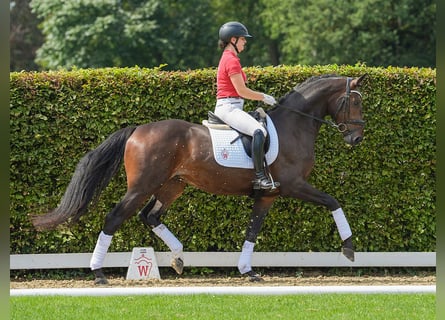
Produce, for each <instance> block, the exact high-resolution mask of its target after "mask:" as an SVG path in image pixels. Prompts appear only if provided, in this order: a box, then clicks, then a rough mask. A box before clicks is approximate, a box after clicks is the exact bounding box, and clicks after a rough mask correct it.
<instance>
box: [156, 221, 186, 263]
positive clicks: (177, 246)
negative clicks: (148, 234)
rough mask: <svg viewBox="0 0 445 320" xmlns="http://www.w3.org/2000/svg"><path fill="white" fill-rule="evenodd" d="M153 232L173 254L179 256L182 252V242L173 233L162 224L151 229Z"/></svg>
mask: <svg viewBox="0 0 445 320" xmlns="http://www.w3.org/2000/svg"><path fill="white" fill-rule="evenodd" d="M152 230H153V232H154V233H155V234H156V235H157V236H158V237H159V238H161V239H162V241H164V243H165V244H166V245H167V246H168V248H169V249H170V250H171V252H173V254H174V255H175V256H179V255H180V254H181V253H182V243H181V242H179V240H178V239H177V238H176V237H175V236H174V234H173V233H171V232H170V230H168V228H167V227H166V226H165V225H164V224H162V223H161V224H160V225H159V226H157V227H155V228H153V229H152Z"/></svg>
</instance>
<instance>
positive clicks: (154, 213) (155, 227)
mask: <svg viewBox="0 0 445 320" xmlns="http://www.w3.org/2000/svg"><path fill="white" fill-rule="evenodd" d="M185 186H186V184H185V183H184V182H183V181H182V180H181V179H180V178H179V177H174V178H172V179H171V180H169V181H168V182H166V183H165V184H164V185H163V187H162V188H161V189H160V190H159V191H158V192H157V193H155V195H153V196H152V197H151V199H150V201H149V202H148V203H147V204H146V205H145V207H144V208H143V209H142V210H141V211H140V212H139V214H138V216H139V218H140V219H141V220H142V222H143V223H144V224H145V225H146V226H147V227H149V228H151V229H152V231H153V232H154V233H155V234H156V235H157V236H158V237H159V238H161V239H162V241H164V243H165V244H166V245H167V246H168V248H169V249H170V251H171V252H172V253H173V258H172V261H171V266H172V268H173V269H175V271H176V272H177V273H178V274H181V273H182V271H183V269H184V257H183V252H182V249H183V246H182V243H181V242H180V241H179V240H178V239H177V238H176V237H175V235H174V234H173V233H171V231H170V230H169V229H168V228H167V226H166V225H164V224H163V223H162V222H161V216H162V215H163V214H164V213H165V212H166V211H167V209H168V208H169V207H170V205H171V204H172V203H173V201H175V200H176V199H177V198H178V197H179V196H180V195H181V194H182V192H183V191H184V188H185Z"/></svg>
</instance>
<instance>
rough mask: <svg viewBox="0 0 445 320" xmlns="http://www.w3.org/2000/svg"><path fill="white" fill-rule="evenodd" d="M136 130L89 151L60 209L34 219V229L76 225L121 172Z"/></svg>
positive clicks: (124, 131)
mask: <svg viewBox="0 0 445 320" xmlns="http://www.w3.org/2000/svg"><path fill="white" fill-rule="evenodd" d="M135 129H136V127H134V126H133V127H127V128H123V129H120V130H118V131H116V132H115V133H113V134H112V135H110V136H109V137H108V138H107V139H106V140H105V141H104V142H102V143H101V144H100V145H99V146H98V147H97V148H96V149H94V150H91V151H89V152H88V153H87V154H86V155H85V156H84V157H83V158H82V159H81V160H80V161H79V163H78V164H77V167H76V170H75V172H74V174H73V177H72V178H71V181H70V183H69V185H68V187H67V189H66V191H65V194H64V195H63V197H62V200H61V201H60V204H59V206H58V207H57V208H56V209H54V210H52V211H50V212H48V213H47V214H45V215H32V216H31V221H32V223H33V225H34V227H35V228H36V229H37V230H51V229H54V228H55V227H57V226H58V225H59V224H61V223H63V222H66V221H68V220H70V222H71V223H75V222H77V221H78V220H79V218H80V217H81V216H82V215H84V214H85V213H86V212H87V209H88V206H89V204H90V202H92V201H93V202H94V201H95V200H97V199H98V197H99V195H100V193H101V192H102V190H104V189H105V187H106V186H107V185H108V184H109V182H110V180H111V178H113V176H114V175H115V174H116V173H117V172H118V171H119V168H120V165H121V163H122V159H123V157H124V151H125V145H126V142H127V140H128V138H129V137H130V136H131V134H132V133H133V131H134V130H135Z"/></svg>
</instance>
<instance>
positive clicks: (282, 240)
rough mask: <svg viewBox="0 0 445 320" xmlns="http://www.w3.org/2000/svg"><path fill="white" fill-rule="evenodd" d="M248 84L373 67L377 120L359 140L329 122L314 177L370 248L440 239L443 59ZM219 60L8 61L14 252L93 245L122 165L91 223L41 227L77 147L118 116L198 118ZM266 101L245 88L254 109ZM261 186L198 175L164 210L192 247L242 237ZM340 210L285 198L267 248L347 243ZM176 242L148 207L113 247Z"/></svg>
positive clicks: (431, 246)
mask: <svg viewBox="0 0 445 320" xmlns="http://www.w3.org/2000/svg"><path fill="white" fill-rule="evenodd" d="M246 73H247V74H248V81H249V86H250V87H251V88H253V89H257V90H260V91H264V92H267V93H269V94H272V95H274V96H276V97H279V96H282V95H284V94H285V93H287V92H288V91H289V90H291V89H292V88H293V87H294V86H295V85H296V84H298V83H300V82H302V81H304V80H305V79H307V78H308V77H310V76H313V75H319V74H331V73H337V74H339V75H345V76H358V75H361V74H363V73H368V74H369V78H368V79H367V80H366V81H365V84H364V85H363V87H362V89H361V91H362V93H363V96H364V116H365V119H366V120H367V125H366V129H365V139H364V141H363V142H362V144H361V145H360V146H358V147H355V148H351V147H348V146H346V145H345V144H344V143H343V139H342V137H341V135H340V134H339V133H337V132H336V131H335V130H333V129H332V128H330V127H326V126H322V128H321V131H320V135H319V137H318V139H317V143H316V165H315V168H314V171H313V173H312V176H311V178H310V181H311V183H312V184H313V185H314V186H315V187H317V188H319V189H320V190H323V191H325V192H327V193H330V194H331V195H333V196H334V197H336V198H337V199H338V200H339V202H340V203H341V204H342V207H343V208H344V210H345V212H346V215H347V217H348V219H349V222H350V224H351V227H352V229H353V233H354V238H355V245H356V249H357V250H358V251H434V250H435V241H436V238H435V199H436V193H435V171H436V160H435V159H436V158H435V151H436V150H435V148H436V144H435V132H436V118H435V112H436V103H435V93H436V83H435V82H436V71H435V70H431V69H418V68H391V67H390V68H368V67H366V66H360V65H358V66H336V65H330V66H310V67H309V66H280V67H267V68H258V67H257V68H247V69H246ZM215 76H216V71H215V69H203V70H193V71H188V72H166V71H162V70H160V69H159V68H157V69H142V68H137V67H136V68H125V69H117V68H116V69H94V70H73V71H57V72H39V73H34V72H21V73H11V75H10V101H11V106H10V130H11V133H10V139H11V140H10V145H11V153H10V164H11V165H10V179H11V180H10V214H11V219H10V235H11V241H10V245H11V253H49V252H91V251H92V250H93V248H94V245H95V242H96V238H97V234H98V232H99V231H100V230H101V227H102V224H103V220H104V216H105V215H106V214H107V212H109V210H111V208H112V206H113V205H114V204H115V203H117V202H118V201H119V200H120V198H121V197H122V196H123V195H124V193H125V185H126V182H125V175H124V172H123V169H122V170H121V173H120V174H119V176H117V177H116V178H115V179H114V180H113V181H112V183H111V184H110V186H109V187H108V188H107V189H106V190H105V192H104V193H103V194H102V196H101V198H100V201H99V203H98V204H97V206H96V207H94V208H91V209H90V212H89V213H88V214H87V215H86V216H84V217H83V218H82V219H81V221H80V223H79V224H77V225H75V226H73V227H70V228H67V227H62V228H60V229H58V230H57V231H51V232H43V233H38V232H36V231H35V230H34V229H33V227H32V225H31V224H30V222H29V219H28V214H35V213H45V212H46V211H47V210H49V209H51V208H54V207H55V206H57V203H58V201H59V200H60V198H61V197H62V195H63V193H64V191H65V188H66V186H67V184H68V182H69V180H70V179H71V175H72V173H73V171H74V168H75V166H76V164H77V162H78V161H79V159H80V158H81V157H82V156H83V155H84V154H85V153H86V152H87V151H89V150H90V149H92V148H95V147H96V146H97V145H98V144H99V143H100V142H102V141H103V140H104V139H105V138H106V137H107V136H108V135H109V134H111V133H112V132H114V131H116V130H118V129H119V128H122V127H125V126H129V125H134V124H143V123H146V122H152V121H157V120H161V119H169V118H180V119H185V120H188V121H191V122H195V123H200V122H201V120H202V119H204V118H206V115H207V111H208V110H212V109H213V108H214V104H215V91H216V90H215ZM256 106H257V103H254V102H247V104H246V109H253V108H255V107H256ZM251 205H252V200H251V199H250V198H248V197H226V196H224V197H223V196H214V195H209V194H206V193H203V192H201V191H199V190H196V189H192V188H187V189H186V192H185V193H184V195H183V196H182V197H181V198H180V199H179V200H177V201H176V202H175V203H174V204H173V206H172V208H171V210H170V211H169V214H168V215H167V216H166V217H165V220H164V222H165V223H166V224H167V225H168V226H169V227H170V229H171V230H172V231H173V232H174V233H175V234H177V236H178V238H179V239H180V240H181V241H182V242H183V244H184V250H186V251H238V250H240V247H241V245H242V243H243V240H244V233H245V229H246V226H247V223H248V219H249V214H250V208H251ZM339 245H340V239H339V237H338V235H337V231H336V227H335V224H334V222H333V219H332V217H331V214H330V212H329V211H328V210H326V209H325V208H323V207H317V206H314V205H312V204H308V203H303V202H301V201H297V200H291V199H279V200H278V201H277V202H276V203H275V204H274V206H273V208H272V210H271V212H270V214H269V216H268V217H267V218H266V221H265V224H264V226H263V230H262V232H261V235H260V237H259V239H258V245H257V247H256V250H257V251H337V250H338V249H339ZM134 246H154V248H155V250H161V251H162V250H167V247H166V246H164V245H163V244H162V243H161V242H160V241H159V239H157V238H156V237H155V236H154V234H153V233H152V232H151V231H150V230H148V229H147V228H146V227H144V226H143V225H142V224H141V223H140V222H139V220H138V219H137V217H133V218H131V219H130V220H129V221H128V222H127V223H125V224H124V226H123V227H122V229H120V230H119V232H118V233H117V234H116V236H115V237H114V240H113V243H112V246H111V248H110V250H111V251H130V250H131V249H132V247H134Z"/></svg>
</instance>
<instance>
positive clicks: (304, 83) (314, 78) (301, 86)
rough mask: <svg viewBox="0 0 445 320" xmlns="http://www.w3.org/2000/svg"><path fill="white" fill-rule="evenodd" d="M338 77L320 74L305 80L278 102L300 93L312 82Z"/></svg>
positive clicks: (336, 75)
mask: <svg viewBox="0 0 445 320" xmlns="http://www.w3.org/2000/svg"><path fill="white" fill-rule="evenodd" d="M336 77H339V75H338V74H322V75H319V76H312V77H310V78H308V79H306V80H304V81H303V82H302V83H299V84H297V85H296V86H295V87H294V88H293V89H292V90H290V91H289V92H288V93H286V94H285V95H284V96H283V97H281V98H280V99H279V102H282V101H284V100H285V99H287V98H288V97H289V96H290V95H291V94H293V93H295V92H300V91H301V89H303V88H305V87H306V86H308V85H310V84H312V83H313V82H316V81H318V80H320V79H326V78H336ZM276 108H277V105H276V106H275V107H273V108H272V109H271V110H273V109H276Z"/></svg>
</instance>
